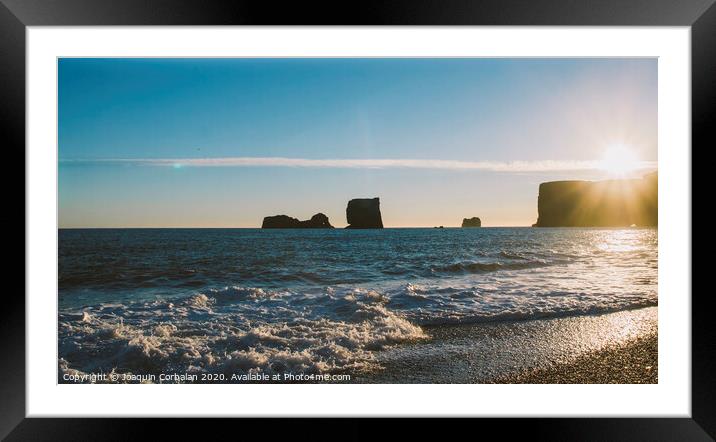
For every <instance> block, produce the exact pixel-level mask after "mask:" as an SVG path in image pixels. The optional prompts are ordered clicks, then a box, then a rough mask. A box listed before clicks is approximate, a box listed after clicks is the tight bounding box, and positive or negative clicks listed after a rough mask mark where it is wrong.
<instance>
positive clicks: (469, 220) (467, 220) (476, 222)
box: [462, 216, 482, 227]
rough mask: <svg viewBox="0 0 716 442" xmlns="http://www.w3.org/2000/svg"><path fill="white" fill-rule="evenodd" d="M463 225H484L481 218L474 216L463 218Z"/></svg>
mask: <svg viewBox="0 0 716 442" xmlns="http://www.w3.org/2000/svg"><path fill="white" fill-rule="evenodd" d="M462 227H482V221H480V218H478V217H476V216H474V217H472V218H463V220H462Z"/></svg>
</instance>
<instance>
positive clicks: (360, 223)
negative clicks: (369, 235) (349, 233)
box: [346, 198, 383, 229]
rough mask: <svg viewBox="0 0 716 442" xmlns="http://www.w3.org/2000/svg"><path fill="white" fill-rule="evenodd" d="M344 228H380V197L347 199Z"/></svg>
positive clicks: (381, 220) (381, 221) (381, 224)
mask: <svg viewBox="0 0 716 442" xmlns="http://www.w3.org/2000/svg"><path fill="white" fill-rule="evenodd" d="M346 218H347V219H348V224H349V225H348V227H346V229H382V228H383V219H382V218H381V216H380V198H358V199H352V200H350V201H348V207H347V208H346Z"/></svg>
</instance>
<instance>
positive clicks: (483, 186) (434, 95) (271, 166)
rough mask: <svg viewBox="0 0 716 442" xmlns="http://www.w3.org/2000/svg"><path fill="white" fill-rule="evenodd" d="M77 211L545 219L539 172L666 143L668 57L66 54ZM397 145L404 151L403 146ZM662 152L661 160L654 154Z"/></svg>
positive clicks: (71, 182)
mask: <svg viewBox="0 0 716 442" xmlns="http://www.w3.org/2000/svg"><path fill="white" fill-rule="evenodd" d="M58 70H59V79H58V82H59V121H58V140H59V146H58V149H59V158H60V163H59V205H60V207H59V212H60V214H59V215H60V227H143V226H146V227H182V226H183V227H258V226H260V224H261V220H262V218H263V217H264V216H267V215H275V214H282V213H283V214H288V215H291V216H294V217H298V218H301V219H307V218H309V217H310V216H311V215H313V214H315V213H317V212H323V213H326V214H327V215H328V216H329V218H330V220H331V223H332V224H333V225H336V226H345V224H346V222H345V221H346V220H345V206H346V203H347V201H348V200H349V199H350V198H356V197H373V196H379V197H380V198H381V207H382V211H383V219H384V222H385V224H386V226H395V227H403V226H434V225H445V226H456V225H459V224H460V222H461V220H462V218H464V217H471V216H479V217H481V218H482V219H483V223H484V225H530V224H531V223H533V222H534V221H535V219H536V217H537V213H536V210H537V208H536V203H537V201H536V199H537V186H538V185H539V183H540V182H543V181H549V180H555V179H572V178H574V179H598V178H604V177H606V176H607V173H606V172H605V171H602V170H599V169H595V168H594V167H592V165H593V164H595V162H598V161H599V159H600V158H601V157H602V156H603V154H604V151H605V150H606V149H607V148H608V147H609V146H611V145H614V144H618V145H621V146H627V147H628V149H629V150H630V151H632V152H633V153H634V154H635V155H636V156H637V157H638V158H639V160H641V161H644V162H645V164H646V162H648V163H650V164H651V165H652V167H653V164H655V162H656V159H657V158H656V155H657V138H656V137H657V128H656V123H657V77H656V70H657V62H656V60H655V59H60V60H59V69H58ZM385 160H391V161H389V162H386V161H385ZM645 167H646V166H645Z"/></svg>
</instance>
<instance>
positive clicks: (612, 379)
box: [353, 307, 658, 383]
mask: <svg viewBox="0 0 716 442" xmlns="http://www.w3.org/2000/svg"><path fill="white" fill-rule="evenodd" d="M657 319H658V317H657V307H648V308H642V309H636V310H629V311H621V312H615V313H607V314H602V315H584V316H576V317H565V318H552V319H537V320H530V321H518V322H502V323H486V324H471V325H449V326H445V325H441V326H425V327H424V330H425V331H426V332H427V334H429V335H430V339H429V340H426V341H425V342H420V343H415V344H412V345H405V346H400V347H395V348H392V349H388V350H385V351H381V352H378V354H377V358H378V360H379V362H380V364H381V365H382V366H383V367H384V368H383V370H380V371H378V372H376V373H372V374H369V375H360V376H356V377H354V379H353V382H358V383H656V382H657V369H658V367H657V335H658V334H657Z"/></svg>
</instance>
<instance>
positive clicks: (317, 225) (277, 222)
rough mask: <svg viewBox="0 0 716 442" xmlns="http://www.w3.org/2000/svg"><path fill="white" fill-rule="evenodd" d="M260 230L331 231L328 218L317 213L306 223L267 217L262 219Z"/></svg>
mask: <svg viewBox="0 0 716 442" xmlns="http://www.w3.org/2000/svg"><path fill="white" fill-rule="evenodd" d="M261 228H262V229H332V228H333V226H332V225H331V223H330V222H328V217H327V216H326V215H324V214H322V213H317V214H315V215H313V216H312V217H311V219H310V220H307V221H299V220H298V219H296V218H291V217H290V216H287V215H276V216H267V217H265V218H264V222H263V224H261Z"/></svg>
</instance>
